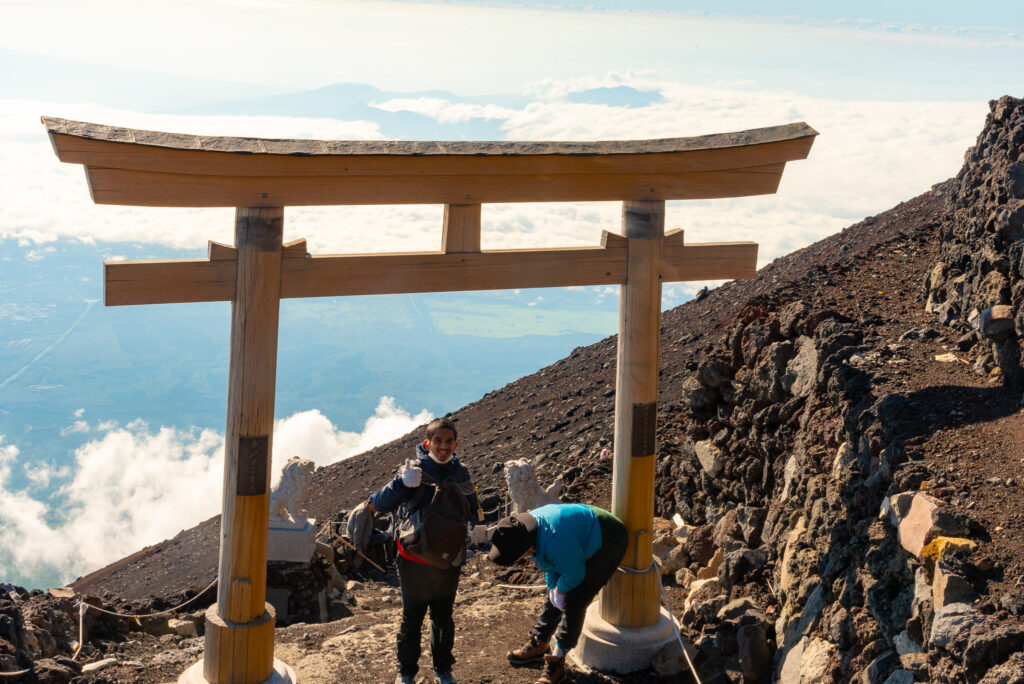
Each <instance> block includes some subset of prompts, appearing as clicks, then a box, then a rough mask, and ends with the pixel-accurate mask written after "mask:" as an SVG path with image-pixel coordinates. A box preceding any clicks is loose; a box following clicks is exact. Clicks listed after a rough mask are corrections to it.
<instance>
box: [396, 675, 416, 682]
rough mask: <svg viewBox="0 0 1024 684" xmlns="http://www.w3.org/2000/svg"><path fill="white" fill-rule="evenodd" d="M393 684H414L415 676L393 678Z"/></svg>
mask: <svg viewBox="0 0 1024 684" xmlns="http://www.w3.org/2000/svg"><path fill="white" fill-rule="evenodd" d="M395 684H416V675H404V674H400V675H398V676H397V677H395Z"/></svg>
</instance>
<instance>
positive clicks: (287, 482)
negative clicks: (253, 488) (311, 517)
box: [270, 456, 316, 524]
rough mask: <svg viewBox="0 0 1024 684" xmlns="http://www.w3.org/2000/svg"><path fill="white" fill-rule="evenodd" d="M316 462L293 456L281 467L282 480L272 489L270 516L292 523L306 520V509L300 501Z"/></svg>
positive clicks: (303, 522) (311, 476)
mask: <svg viewBox="0 0 1024 684" xmlns="http://www.w3.org/2000/svg"><path fill="white" fill-rule="evenodd" d="M314 470H316V464H315V463H313V461H310V460H309V459H307V458H301V457H300V456H292V457H291V458H289V459H288V462H287V463H285V464H284V467H283V468H282V469H281V481H280V482H278V483H277V484H276V485H274V488H273V489H271V490H270V517H271V518H277V519H280V520H282V521H286V522H292V523H302V524H305V522H306V511H304V510H302V509H300V508H299V501H301V500H302V495H303V494H305V493H306V488H307V487H308V486H309V482H310V480H311V479H312V478H313V471H314Z"/></svg>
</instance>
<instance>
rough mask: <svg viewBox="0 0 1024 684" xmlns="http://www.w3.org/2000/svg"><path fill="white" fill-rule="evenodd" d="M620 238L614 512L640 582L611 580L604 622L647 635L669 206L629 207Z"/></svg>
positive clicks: (652, 590)
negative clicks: (623, 245)
mask: <svg viewBox="0 0 1024 684" xmlns="http://www.w3.org/2000/svg"><path fill="white" fill-rule="evenodd" d="M622 232H623V235H625V236H626V238H627V240H628V259H627V272H626V283H625V284H624V285H623V286H622V289H621V294H620V299H619V347H618V359H617V363H618V366H617V370H616V378H615V444H614V446H615V463H614V474H613V488H612V512H613V513H614V514H615V515H616V516H618V517H619V519H620V520H622V521H623V522H624V523H626V529H627V530H628V531H629V548H628V549H627V550H626V557H625V558H624V559H623V561H622V564H623V565H624V566H628V567H631V568H633V569H635V570H637V571H639V573H641V574H628V575H627V574H624V573H621V572H619V573H616V574H615V575H614V576H613V577H612V580H611V582H609V583H608V585H607V586H606V587H605V589H604V590H603V591H602V592H601V617H602V618H604V619H605V620H606V621H608V622H610V623H611V624H613V625H617V626H620V627H648V626H651V625H654V624H655V623H657V622H658V619H659V616H660V609H659V605H660V604H659V597H658V578H657V576H656V575H655V572H656V571H652V570H651V569H650V568H651V559H652V551H651V549H652V542H653V539H652V533H651V528H652V526H653V524H654V470H655V456H654V453H655V448H654V446H655V445H654V440H655V428H656V424H655V420H656V417H657V412H658V411H657V409H658V342H659V337H660V321H661V263H662V249H663V245H664V238H665V203H664V202H662V201H643V202H623V204H622Z"/></svg>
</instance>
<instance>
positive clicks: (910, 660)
mask: <svg viewBox="0 0 1024 684" xmlns="http://www.w3.org/2000/svg"><path fill="white" fill-rule="evenodd" d="M900 666H901V667H902V668H903V669H905V670H909V671H910V672H912V673H913V675H914V681H917V682H927V681H929V679H930V677H929V676H928V654H926V653H907V654H905V655H901V656H900Z"/></svg>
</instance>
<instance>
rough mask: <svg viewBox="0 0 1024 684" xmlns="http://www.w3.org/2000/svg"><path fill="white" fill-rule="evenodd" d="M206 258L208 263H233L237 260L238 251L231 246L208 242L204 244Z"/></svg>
mask: <svg viewBox="0 0 1024 684" xmlns="http://www.w3.org/2000/svg"><path fill="white" fill-rule="evenodd" d="M206 258H207V259H209V260H210V261H235V260H237V259H238V250H237V249H235V248H234V247H232V246H231V245H225V244H221V243H220V242H214V241H213V240H210V241H209V242H207V244H206ZM233 277H234V276H232V278H233Z"/></svg>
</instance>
